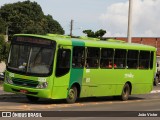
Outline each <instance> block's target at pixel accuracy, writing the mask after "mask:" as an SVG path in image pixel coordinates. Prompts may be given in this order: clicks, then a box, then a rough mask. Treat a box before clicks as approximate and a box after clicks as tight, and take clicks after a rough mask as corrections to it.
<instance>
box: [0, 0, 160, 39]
mask: <svg viewBox="0 0 160 120" xmlns="http://www.w3.org/2000/svg"><path fill="white" fill-rule="evenodd" d="M18 1H25V0H0V7H1V6H3V5H4V4H7V3H14V2H18ZM30 1H36V2H37V3H38V4H40V6H41V7H42V10H43V12H44V14H45V15H48V14H50V15H52V16H53V18H54V19H55V20H57V21H58V22H59V23H60V24H61V26H62V27H63V29H64V30H65V34H66V35H68V34H69V33H70V21H71V19H72V20H73V35H75V36H84V35H85V34H83V32H82V31H83V30H86V29H91V30H93V31H97V30H100V29H104V30H106V32H107V33H106V34H105V36H106V37H126V36H127V27H128V7H129V0H30ZM132 1H133V14H132V36H133V37H160V7H159V6H160V0H132Z"/></svg>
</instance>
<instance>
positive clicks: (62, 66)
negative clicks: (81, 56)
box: [56, 48, 71, 77]
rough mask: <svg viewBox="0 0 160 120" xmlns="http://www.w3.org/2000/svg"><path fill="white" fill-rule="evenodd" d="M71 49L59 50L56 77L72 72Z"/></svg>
mask: <svg viewBox="0 0 160 120" xmlns="http://www.w3.org/2000/svg"><path fill="white" fill-rule="evenodd" d="M70 56H71V51H70V49H61V48H60V49H59V50H58V53H57V64H56V76H57V77H60V76H63V75H65V74H67V73H68V72H69V70H70Z"/></svg>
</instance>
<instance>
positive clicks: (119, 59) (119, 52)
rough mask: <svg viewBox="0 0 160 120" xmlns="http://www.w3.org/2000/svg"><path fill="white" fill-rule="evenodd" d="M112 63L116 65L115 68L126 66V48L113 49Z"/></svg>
mask: <svg viewBox="0 0 160 120" xmlns="http://www.w3.org/2000/svg"><path fill="white" fill-rule="evenodd" d="M114 65H116V68H120V69H122V68H126V50H124V49H115V55H114Z"/></svg>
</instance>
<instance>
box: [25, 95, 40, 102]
mask: <svg viewBox="0 0 160 120" xmlns="http://www.w3.org/2000/svg"><path fill="white" fill-rule="evenodd" d="M26 97H27V99H28V100H29V101H30V102H33V103H34V102H37V101H38V100H39V97H35V96H29V95H27V96H26Z"/></svg>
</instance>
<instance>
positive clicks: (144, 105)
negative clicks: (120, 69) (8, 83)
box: [0, 86, 160, 120]
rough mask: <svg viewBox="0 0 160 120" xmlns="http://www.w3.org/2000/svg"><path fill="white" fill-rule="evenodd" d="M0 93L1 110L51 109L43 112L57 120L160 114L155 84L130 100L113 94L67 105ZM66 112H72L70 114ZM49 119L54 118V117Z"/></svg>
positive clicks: (159, 87)
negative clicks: (117, 98) (31, 101)
mask: <svg viewBox="0 0 160 120" xmlns="http://www.w3.org/2000/svg"><path fill="white" fill-rule="evenodd" d="M0 94H1V95H0V111H27V112H30V111H39V112H41V111H51V112H49V113H48V112H44V113H43V112H42V113H43V114H44V115H45V114H47V115H48V116H52V117H53V116H57V117H54V119H55V120H56V119H61V120H85V119H87V120H90V119H92V120H93V119H95V120H97V119H104V120H106V117H107V118H108V119H118V120H121V119H123V120H124V118H125V119H128V118H129V119H134V120H135V118H134V117H136V119H137V120H139V119H141V118H145V119H148V120H149V119H151V116H141V117H140V116H138V115H139V114H141V113H145V114H147V113H146V112H148V114H153V113H154V114H157V116H158V117H157V116H152V117H154V120H155V119H157V120H158V119H159V117H160V112H159V111H160V86H158V87H154V90H153V91H152V93H150V94H146V95H132V96H130V98H129V100H128V101H119V100H114V99H113V98H112V97H102V98H83V99H79V100H78V101H77V103H75V104H66V103H65V101H64V100H50V99H40V101H39V102H37V103H34V104H33V103H29V102H28V100H27V99H26V98H25V96H24V95H15V94H6V93H5V92H3V91H2V90H0ZM65 111H69V113H67V112H65ZM75 111H78V112H75ZM86 111H87V112H86ZM57 112H58V113H57ZM67 115H68V116H67ZM142 115H143V114H142ZM62 116H65V117H62ZM66 116H67V117H66ZM72 116H74V117H72ZM113 116H114V117H113ZM115 116H117V117H115ZM12 119H13V120H16V119H15V118H12ZM46 119H47V120H48V119H51V117H49V118H46ZM35 120H36V119H35Z"/></svg>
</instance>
